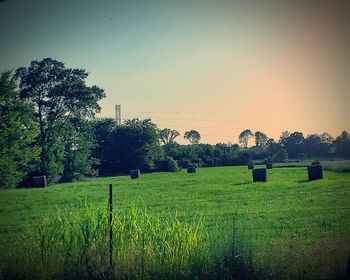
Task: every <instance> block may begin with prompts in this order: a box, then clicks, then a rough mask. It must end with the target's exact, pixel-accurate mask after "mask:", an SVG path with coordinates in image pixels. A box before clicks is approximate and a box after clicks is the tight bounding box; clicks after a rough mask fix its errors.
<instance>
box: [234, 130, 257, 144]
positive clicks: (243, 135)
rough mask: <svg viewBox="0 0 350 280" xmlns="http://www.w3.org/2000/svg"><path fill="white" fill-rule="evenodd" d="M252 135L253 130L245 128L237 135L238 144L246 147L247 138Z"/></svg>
mask: <svg viewBox="0 0 350 280" xmlns="http://www.w3.org/2000/svg"><path fill="white" fill-rule="evenodd" d="M253 137H254V134H253V132H252V131H251V130H250V129H245V130H243V131H242V132H241V133H240V134H239V136H238V140H239V144H241V145H242V146H243V147H244V148H247V147H248V142H249V139H250V138H253Z"/></svg>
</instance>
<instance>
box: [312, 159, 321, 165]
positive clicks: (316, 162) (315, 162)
mask: <svg viewBox="0 0 350 280" xmlns="http://www.w3.org/2000/svg"><path fill="white" fill-rule="evenodd" d="M317 164H321V163H320V162H319V161H318V160H316V161H313V162H311V165H317Z"/></svg>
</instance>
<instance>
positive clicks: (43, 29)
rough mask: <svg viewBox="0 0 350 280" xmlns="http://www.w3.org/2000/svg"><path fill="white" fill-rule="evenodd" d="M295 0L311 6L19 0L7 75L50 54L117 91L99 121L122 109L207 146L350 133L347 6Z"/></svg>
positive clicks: (13, 10) (3, 53)
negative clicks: (245, 136) (195, 134)
mask: <svg viewBox="0 0 350 280" xmlns="http://www.w3.org/2000/svg"><path fill="white" fill-rule="evenodd" d="M248 2H249V4H247V3H248ZM262 2H264V4H262ZM282 2H283V3H284V4H282ZM290 2H291V3H295V2H302V3H309V4H308V5H306V4H299V5H296V4H293V5H292V4H285V3H287V2H286V1H227V0H225V1H206V0H198V1H165V0H159V1H140V0H139V1H131V0H126V1H117V0H114V1H113V0H109V1H86V0H84V1H82V0H81V1H66V0H61V1H43V0H41V1H39V0H35V1H33V0H31V1H29V0H7V1H5V2H1V3H0V34H1V37H0V38H1V39H0V70H1V71H3V70H8V69H14V68H17V67H19V66H28V65H29V63H30V62H31V61H32V60H35V59H39V60H40V59H42V58H45V57H52V58H55V59H57V60H59V61H63V62H65V64H66V66H67V67H79V68H85V69H86V70H87V71H89V72H90V76H89V78H88V84H89V85H92V84H96V85H98V86H100V87H102V88H104V89H105V91H106V94H107V98H105V99H104V100H103V101H101V102H100V104H101V106H102V112H101V114H99V115H98V116H99V117H114V104H121V105H122V116H123V118H134V117H138V118H148V117H149V118H152V120H153V121H154V122H155V123H156V124H158V125H159V127H161V128H164V127H168V128H174V129H178V130H179V131H180V132H181V134H182V135H183V132H184V131H185V130H190V129H196V130H198V131H199V132H200V133H201V135H202V141H201V142H203V143H218V142H223V143H225V142H229V141H230V142H237V141H238V135H239V133H240V132H241V131H242V130H244V129H246V128H249V129H251V130H252V131H256V130H260V131H263V132H265V133H266V134H267V135H268V136H270V137H273V138H275V139H276V140H278V138H279V135H280V134H281V132H282V131H284V130H289V131H302V132H303V133H304V134H305V135H307V134H310V133H322V132H324V131H327V132H329V133H331V134H332V135H333V136H337V135H339V134H340V132H341V131H342V130H348V131H349V130H350V124H349V120H350V110H349V108H350V105H349V104H350V77H349V76H350V55H349V49H350V44H349V42H350V40H349V30H348V26H350V23H349V20H348V18H347V17H348V10H347V6H346V5H340V4H339V3H341V1H290ZM321 2H328V3H329V4H328V5H321V4H320V3H321ZM343 2H344V3H345V2H346V1H343ZM243 3H245V4H243ZM276 3H279V4H276ZM313 3H317V4H313ZM334 3H337V4H334ZM182 135H181V138H182V137H183V136H182ZM178 140H179V142H184V141H183V140H181V139H180V137H179V138H178Z"/></svg>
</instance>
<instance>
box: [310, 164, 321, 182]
mask: <svg viewBox="0 0 350 280" xmlns="http://www.w3.org/2000/svg"><path fill="white" fill-rule="evenodd" d="M307 174H308V176H309V181H313V180H317V179H323V170H322V165H321V164H315V165H310V166H308V167H307Z"/></svg>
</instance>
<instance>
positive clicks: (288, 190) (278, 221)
mask: <svg viewBox="0 0 350 280" xmlns="http://www.w3.org/2000/svg"><path fill="white" fill-rule="evenodd" d="M324 177H325V178H324V179H323V180H318V181H313V182H308V181H307V171H306V168H304V167H300V168H299V167H298V168H275V169H272V170H268V182H266V183H252V178H251V171H249V170H247V168H246V167H220V168H199V169H197V173H196V174H187V173H186V172H185V171H181V172H178V173H152V174H146V175H142V177H141V179H139V180H130V178H129V177H109V178H98V179H93V180H86V181H81V182H76V183H65V184H59V185H55V186H51V187H49V188H46V189H18V190H2V191H1V192H0V217H1V218H0V261H1V262H2V263H3V265H0V267H2V269H3V272H2V277H3V278H6V277H9V276H8V275H12V274H9V272H8V271H10V270H11V269H10V267H7V266H6V265H5V263H6V262H4V260H6V259H9V256H11V258H14V259H18V258H16V257H18V256H17V255H21V253H23V248H26V246H27V245H28V244H27V243H28V242H27V243H26V242H25V241H23V240H30V237H33V236H37V235H38V227H37V226H39V225H41V224H42V223H43V222H44V223H49V224H50V223H51V227H54V226H53V225H56V226H55V227H56V228H58V229H59V228H60V227H62V225H64V226H67V225H68V224H69V222H70V220H69V217H71V216H72V215H73V216H74V215H75V216H74V217H75V218H74V219H75V220H77V219H78V217H85V216H84V215H87V214H86V213H92V214H91V215H90V218H86V219H85V220H84V219H83V218H82V220H79V219H78V220H79V221H80V222H77V223H76V226H77V227H78V228H79V227H83V222H82V221H85V222H86V221H88V222H87V223H96V222H97V221H98V220H101V219H103V220H105V222H107V216H106V215H105V216H103V215H102V214H101V215H102V216H103V217H104V218H97V217H96V216H94V215H93V212H94V211H95V209H96V215H97V213H103V209H105V208H106V207H107V203H108V184H109V183H112V184H113V203H114V209H116V213H115V215H116V216H117V215H126V214H128V213H130V211H131V209H134V208H132V207H131V208H130V205H132V204H133V202H135V201H138V208H139V209H140V210H139V215H141V218H140V220H138V219H135V221H136V223H137V224H138V225H139V226H140V229H141V231H145V232H147V231H149V230H148V229H146V228H145V227H144V226H143V225H145V224H147V219H149V220H150V221H151V222H150V223H151V224H152V225H158V226H159V229H158V231H157V232H158V233H157V234H159V232H163V231H165V229H166V228H167V227H165V226H164V224H166V223H165V222H168V223H175V224H178V227H179V229H181V230H184V231H183V232H184V234H185V235H186V234H188V232H189V230H188V228H187V230H186V227H188V226H190V227H193V228H194V227H196V226H198V225H199V224H200V223H203V225H202V230H201V231H200V232H198V235H195V236H196V238H197V237H198V238H199V239H200V240H201V241H200V242H199V243H198V246H197V247H196V248H192V249H189V250H190V251H191V250H193V251H194V252H193V254H194V255H196V258H197V262H194V261H193V260H192V259H191V258H190V257H189V258H188V259H187V262H189V263H191V264H193V267H192V268H193V269H192V270H193V271H189V269H190V268H189V267H191V266H190V265H189V266H188V267H187V270H184V269H178V270H177V271H178V272H179V274H177V275H173V276H174V277H173V278H177V279H181V277H183V278H186V277H187V278H193V277H191V276H193V275H195V274H193V273H197V272H198V274H199V275H203V274H204V275H206V277H207V278H210V277H212V278H213V279H214V278H226V279H230V278H231V277H235V274H234V273H238V272H239V270H242V269H244V270H247V271H248V270H249V271H250V272H252V273H253V274H254V275H255V277H259V278H266V279H271V278H278V277H283V278H285V279H288V278H290V279H293V278H302V279H315V278H317V279H329V278H330V279H333V278H341V277H345V270H346V263H347V261H348V256H349V255H348V254H349V252H350V234H349V233H350V219H349V214H350V203H349V202H350V197H349V195H350V174H348V173H337V172H332V171H325V174H324ZM91 209H92V210H91ZM99 211H100V212H99ZM101 211H102V212H101ZM58 212H59V213H60V214H59V215H58ZM145 213H147V217H148V218H146V216H145ZM233 213H236V214H237V215H236V218H235V227H234V230H233ZM58 216H60V217H62V218H61V219H57V217H58ZM102 216H101V217H102ZM200 216H201V217H203V221H202V222H200V221H199V220H198V217H200ZM72 219H73V218H72ZM131 221H132V219H130V220H129V222H130V223H131ZM55 223H56V224H55ZM198 223H199V224H198ZM96 225H97V224H96ZM105 226H106V225H105ZM154 228H156V226H154ZM83 231H84V230H82V231H79V230H77V231H72V232H71V236H78V235H79V232H83ZM101 232H102V233H103V232H104V231H101ZM101 232H100V233H101ZM116 232H117V231H116ZM46 234H47V236H49V237H50V236H51V237H54V236H55V235H54V232H53V231H52V230H50V229H49V230H48V231H47V232H46ZM157 234H156V236H158V235H157ZM196 234H197V233H196ZM233 234H234V238H233ZM174 235H175V233H174ZM38 236H39V235H38ZM23 237H24V239H23ZM101 238H102V237H101ZM103 238H105V237H103ZM103 238H102V239H99V242H102V243H103V242H105V241H106V240H105V239H103ZM125 238H126V237H125ZM51 241H52V240H51ZM233 241H234V246H235V247H234V248H235V249H234V252H235V254H234V260H235V261H234V262H230V261H228V260H229V259H230V258H231V259H232V251H233V249H232V248H233V247H232V246H233V244H232V243H233ZM33 242H34V243H33ZM52 242H53V243H54V241H52ZM140 242H141V241H140ZM102 243H101V244H102ZM146 243H147V240H146ZM26 244H27V245H26ZM31 244H35V241H31ZM103 244H104V243H103ZM149 244H150V245H149V248H151V247H152V246H153V247H152V248H155V247H154V246H156V245H154V244H153V243H152V244H151V243H149ZM62 246H63V245H62ZM101 246H102V245H101ZM174 246H175V245H174ZM102 247H103V246H102ZM200 247H201V248H203V250H199V251H198V250H197V249H198V248H200ZM60 248H61V247H60ZM128 248H129V247H128ZM100 249H101V248H100ZM129 249H130V248H129ZM150 250H151V249H150ZM152 250H154V249H152ZM196 250H197V251H196ZM160 251H161V250H160ZM57 252H59V250H58V249H57ZM129 252H131V251H129ZM142 252H144V251H142ZM154 252H155V251H154ZM198 252H201V254H203V259H201V258H200V256H199V255H198V254H199V253H198ZM138 255H139V251H138V252H136V253H135V256H138ZM147 256H148V258H147V259H148V261H150V259H151V258H153V257H152V256H153V255H152V256H151V254H150V255H147ZM11 258H10V259H11ZM140 258H141V257H140ZM19 259H20V258H19ZM122 259H123V258H122V257H120V258H119V259H118V261H119V264H120V263H122V262H123V261H122ZM139 260H140V259H138V260H136V263H135V261H134V262H133V261H131V260H130V259H129V260H128V259H126V258H124V262H125V263H131V264H134V266H133V267H130V269H131V271H132V270H133V269H134V270H135V266H137V263H138V261H139ZM190 260H191V261H190ZM198 260H200V261H203V262H206V263H207V264H206V266H200V264H199V262H200V261H198ZM179 262H180V261H179ZM138 264H139V263H138ZM12 265H13V266H14V267H15V266H16V265H15V264H13V263H12ZM17 265H19V264H17ZM225 266H227V267H228V268H225ZM232 266H236V267H235V268H232ZM126 267H127V266H126ZM22 269H23V271H24V272H23V273H24V274H25V273H26V271H25V269H24V268H22ZM210 269H212V271H209V272H208V270H210ZM155 270H156V268H155ZM215 270H217V271H219V270H220V273H221V274H215ZM196 271H197V272H196ZM117 272H118V270H117ZM148 272H149V273H150V271H148ZM11 273H12V272H11ZM47 273H48V274H41V276H40V277H42V278H45V277H44V276H45V275H49V273H50V271H48V272H47ZM119 273H120V271H119ZM127 273H130V271H128V272H124V274H123V275H124V276H125V275H126V276H127V277H129V278H130V277H131V278H132V277H135V278H137V277H139V278H140V277H141V276H140V273H139V270H137V273H135V275H133V274H127ZM191 273H192V274H191ZM43 275H44V276H43ZM88 275H89V274H88ZM150 275H151V274H150ZM164 275H167V276H169V275H168V274H164ZM236 276H237V275H236ZM0 277H1V276H0Z"/></svg>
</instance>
